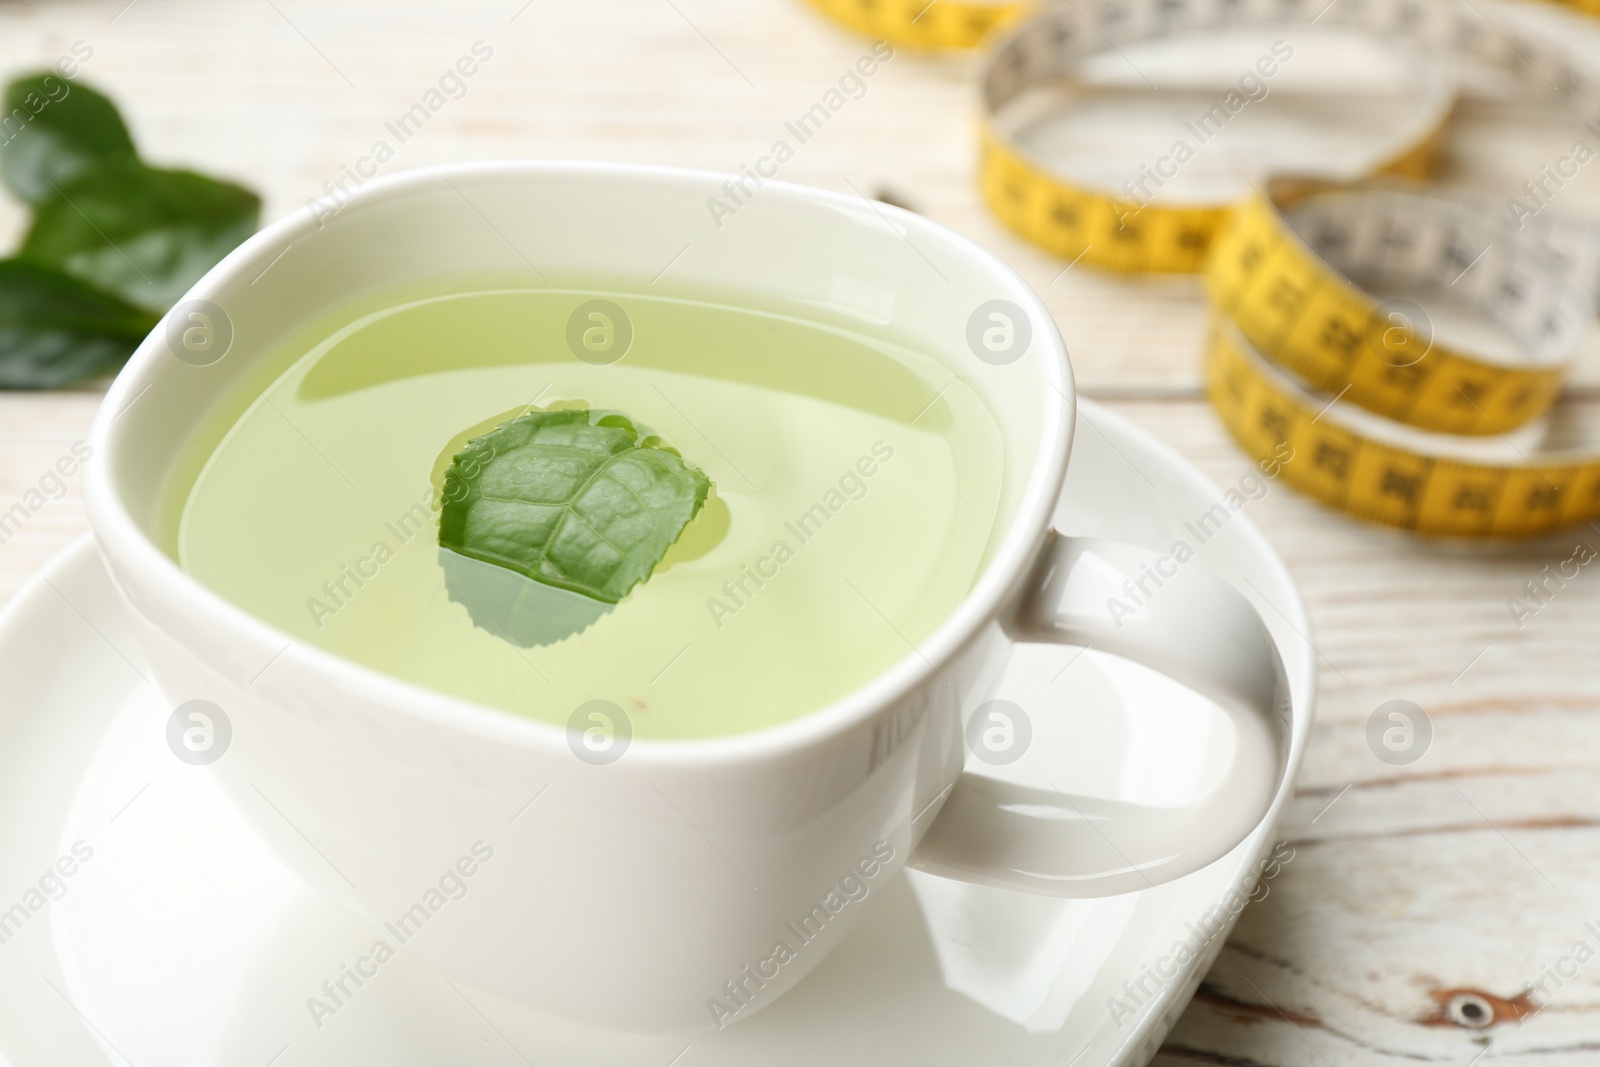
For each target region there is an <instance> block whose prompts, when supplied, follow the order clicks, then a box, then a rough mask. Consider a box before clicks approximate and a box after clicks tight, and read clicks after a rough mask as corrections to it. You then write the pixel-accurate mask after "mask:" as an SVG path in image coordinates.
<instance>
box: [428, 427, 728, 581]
mask: <svg viewBox="0 0 1600 1067" xmlns="http://www.w3.org/2000/svg"><path fill="white" fill-rule="evenodd" d="M710 488H711V480H710V479H709V478H707V477H706V476H705V475H704V474H703V473H701V472H700V471H699V470H698V469H696V468H695V467H693V466H691V465H689V464H688V463H686V462H684V460H683V457H682V456H680V455H678V453H677V452H675V451H673V450H672V449H671V448H668V447H667V446H666V445H665V444H663V443H662V441H661V439H660V438H658V437H655V436H653V435H646V434H643V433H641V432H640V431H639V429H638V428H637V427H635V425H634V423H633V421H632V420H631V419H629V418H628V417H627V416H626V415H623V414H621V413H619V412H614V411H589V410H584V409H576V410H562V411H535V412H531V413H529V414H526V415H523V416H521V417H519V418H515V419H512V420H511V421H510V422H506V423H503V424H501V425H500V426H497V427H496V428H495V429H493V430H491V431H490V432H489V433H486V434H484V435H483V436H482V437H478V438H474V439H473V440H472V441H470V442H468V444H467V447H466V448H464V449H462V450H461V452H459V453H457V455H456V457H455V460H454V461H453V462H452V463H451V465H450V468H449V469H448V470H447V471H446V472H445V476H444V494H443V497H444V506H443V508H442V509H441V511H440V515H439V544H440V546H441V547H443V548H447V549H450V550H451V551H454V552H457V553H459V554H461V555H463V556H467V557H469V558H471V559H476V560H481V561H483V562H484V563H492V564H494V565H496V566H499V567H504V568H506V569H507V570H511V571H515V572H516V573H518V574H522V575H525V576H526V577H528V578H531V579H533V580H534V581H536V582H541V583H544V584H545V585H550V586H554V587H556V588H558V589H565V590H569V591H571V592H574V593H581V594H582V595H584V596H586V597H590V598H592V599H594V600H596V601H601V602H604V603H606V604H615V603H616V602H617V601H619V600H621V599H622V598H623V597H624V596H626V595H627V594H628V591H629V590H631V589H632V588H633V587H634V586H635V585H638V584H639V583H640V582H642V581H644V580H645V579H646V578H648V577H650V573H651V571H653V570H654V569H655V566H656V564H657V563H659V562H661V557H662V556H664V555H665V554H666V552H667V549H668V548H670V547H672V543H673V542H674V541H676V540H677V539H678V535H679V534H681V533H682V532H683V528H684V527H685V526H687V525H688V524H689V520H690V519H693V518H694V516H695V514H696V513H697V512H699V510H700V508H701V506H702V505H704V504H705V501H706V494H707V492H708V491H709V490H710Z"/></svg>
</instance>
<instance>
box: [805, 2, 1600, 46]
mask: <svg viewBox="0 0 1600 1067" xmlns="http://www.w3.org/2000/svg"><path fill="white" fill-rule="evenodd" d="M811 2H812V3H813V4H815V5H816V6H817V7H819V8H821V9H822V10H823V11H824V12H826V13H827V14H828V15H830V16H832V18H833V19H834V21H835V22H838V23H840V24H842V25H844V26H848V27H849V28H850V29H852V30H855V31H857V32H858V33H864V34H866V35H867V36H868V37H876V38H879V39H881V40H885V41H888V42H889V43H890V44H895V45H908V46H910V47H912V48H976V47H977V46H978V45H979V44H981V43H982V42H983V39H984V38H985V37H987V36H989V33H990V31H991V30H993V29H995V28H996V27H998V26H1003V25H1005V24H1006V23H1008V22H1010V21H1012V20H1013V19H1015V18H1017V17H1018V16H1019V15H1021V14H1022V13H1023V12H1024V11H1026V10H1027V9H1028V8H1030V7H1032V6H1033V5H1032V4H1026V3H1014V2H1009V3H1008V2H995V3H983V2H981V0H811ZM1596 2H1600V0H1596Z"/></svg>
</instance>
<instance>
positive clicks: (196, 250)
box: [21, 159, 261, 311]
mask: <svg viewBox="0 0 1600 1067" xmlns="http://www.w3.org/2000/svg"><path fill="white" fill-rule="evenodd" d="M260 214H261V200H260V198H259V197H257V196H256V195H255V194H254V193H252V192H250V190H248V189H245V188H242V187H240V186H237V185H233V184H232V183H230V182H223V181H217V180H216V179H214V178H207V177H206V176H205V175H203V174H195V173H194V172H192V171H186V170H156V169H155V168H153V167H147V166H145V165H144V164H142V163H140V162H139V161H138V160H135V159H119V160H112V161H108V162H105V163H103V164H102V165H100V166H97V167H95V168H94V169H92V170H90V171H88V172H86V173H84V174H83V175H81V176H80V177H79V178H78V179H77V180H76V181H73V182H71V183H68V184H66V185H62V186H61V187H60V188H59V189H56V190H52V192H51V194H50V195H49V196H47V197H46V198H45V199H44V200H43V201H42V202H40V203H39V204H37V205H36V206H35V210H34V219H33V227H32V228H31V229H30V230H29V231H28V236H27V237H26V239H24V241H23V243H22V251H21V255H22V258H24V259H30V260H33V261H35V262H38V263H46V264H49V265H51V266H54V267H58V268H60V269H61V270H64V271H66V272H67V273H68V274H71V275H74V276H75V277H78V278H81V279H82V280H84V281H86V282H88V283H89V284H90V285H93V286H96V287H97V288H100V289H104V290H106V291H107V292H110V293H115V294H117V295H118V296H120V297H122V298H123V299H125V300H127V301H129V302H130V303H133V304H137V305H138V306H140V307H143V308H148V309H150V310H152V311H165V310H167V309H168V308H169V307H171V306H172V305H173V304H174V303H175V302H176V301H177V299H178V298H179V297H181V296H182V295H183V294H184V293H185V292H186V291H188V289H189V287H190V286H192V285H193V284H194V283H195V282H197V281H199V280H200V277H201V276H202V275H203V274H205V272H206V271H208V270H210V269H211V268H212V267H213V266H215V265H216V264H217V262H218V261H219V260H221V259H222V257H223V256H226V255H227V254H228V253H229V252H231V251H233V249H234V248H236V247H237V246H238V245H239V243H240V242H241V241H243V240H244V239H245V238H247V237H249V236H250V235H251V234H252V233H254V232H255V229H256V222H257V220H258V218H259V217H260Z"/></svg>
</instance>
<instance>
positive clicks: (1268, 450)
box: [1206, 317, 1600, 539]
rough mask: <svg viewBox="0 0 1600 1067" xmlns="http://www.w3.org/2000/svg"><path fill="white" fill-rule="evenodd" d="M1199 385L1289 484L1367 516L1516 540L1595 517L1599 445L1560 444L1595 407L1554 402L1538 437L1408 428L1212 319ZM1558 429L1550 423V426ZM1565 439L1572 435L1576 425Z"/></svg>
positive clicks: (1442, 533) (1450, 533) (1589, 419)
mask: <svg viewBox="0 0 1600 1067" xmlns="http://www.w3.org/2000/svg"><path fill="white" fill-rule="evenodd" d="M1213 325H1214V332H1213V335H1212V338H1211V343H1210V351H1209V353H1208V355H1207V359H1206V391H1207V393H1208V395H1209V396H1210V398H1211V402H1212V404H1213V405H1215V407H1216V409H1217V413H1218V414H1219V415H1220V416H1221V417H1222V421H1223V424H1224V425H1226V426H1227V428H1228V430H1229V432H1230V433H1232V434H1233V436H1234V439H1235V440H1237V441H1238V442H1239V444H1240V445H1241V446H1242V447H1243V448H1244V449H1245V451H1247V452H1249V453H1250V454H1251V455H1252V456H1254V457H1256V458H1257V459H1258V460H1260V461H1261V462H1263V463H1264V464H1271V469H1273V470H1275V471H1276V472H1277V476H1278V477H1280V478H1282V479H1283V480H1284V481H1285V482H1287V483H1288V484H1289V485H1292V486H1294V487H1295V488H1296V489H1299V490H1300V491H1302V492H1304V493H1307V494H1309V495H1310V496H1312V497H1315V498H1316V499H1317V500H1319V501H1321V502H1322V503H1324V504H1327V505H1329V506H1330V507H1334V508H1338V509H1339V510H1341V511H1345V512H1348V513H1350V514H1352V515H1354V516H1356V517H1357V518H1361V519H1365V520H1367V521H1369V522H1376V523H1382V524H1384V525H1388V526H1395V527H1399V528H1401V529H1404V530H1410V531H1412V532H1415V533H1419V534H1424V535H1428V536H1432V537H1451V538H1501V539H1510V538H1525V537H1532V536H1535V535H1538V534H1545V533H1550V532H1552V531H1555V530H1558V529H1560V528H1561V527H1563V526H1568V525H1571V524H1573V523H1578V522H1586V521H1594V520H1595V519H1596V518H1597V517H1600V444H1596V443H1593V442H1592V441H1589V442H1583V441H1581V440H1580V442H1578V443H1575V444H1572V445H1568V446H1563V445H1562V444H1561V443H1560V438H1561V436H1562V434H1561V432H1560V431H1561V430H1570V429H1575V427H1574V426H1573V424H1579V425H1582V424H1587V425H1589V426H1591V427H1592V426H1593V424H1594V421H1595V418H1596V416H1600V404H1583V403H1582V402H1579V401H1576V400H1573V401H1566V400H1564V401H1562V402H1561V403H1560V404H1558V405H1556V408H1555V417H1554V418H1553V419H1552V421H1551V424H1550V426H1549V427H1547V428H1546V430H1545V433H1544V434H1542V435H1541V437H1542V440H1541V437H1533V436H1529V437H1527V438H1525V439H1524V440H1523V441H1522V442H1521V443H1518V441H1517V440H1515V439H1509V440H1500V439H1498V438H1497V439H1495V441H1496V444H1497V446H1498V447H1494V448H1482V449H1475V448H1472V447H1470V446H1469V445H1468V442H1472V443H1475V444H1478V445H1483V444H1486V443H1488V441H1489V439H1485V438H1461V437H1447V436H1443V435H1432V434H1425V433H1422V432H1420V431H1409V432H1408V429H1409V428H1408V427H1405V426H1404V425H1402V424H1399V423H1393V422H1387V421H1385V420H1382V419H1380V418H1379V417H1377V416H1372V415H1370V414H1368V413H1367V412H1365V411H1363V410H1362V409H1360V408H1356V407H1353V406H1351V407H1341V406H1340V405H1338V404H1333V405H1332V406H1331V407H1330V400H1331V398H1328V397H1318V396H1313V395H1312V394H1311V393H1310V392H1308V391H1307V390H1306V389H1305V388H1304V387H1303V386H1301V385H1300V384H1299V383H1297V382H1295V381H1294V380H1292V379H1291V378H1289V377H1288V376H1287V375H1285V374H1283V372H1282V371H1280V370H1279V369H1278V368H1276V367H1275V366H1274V365H1273V364H1272V363H1271V362H1270V361H1268V360H1267V359H1266V358H1265V357H1263V356H1262V355H1261V354H1260V353H1259V352H1257V351H1256V350H1255V349H1254V347H1253V346H1252V345H1251V344H1250V342H1249V341H1247V340H1245V338H1244V336H1243V335H1242V334H1241V333H1240V332H1239V331H1238V329H1237V328H1236V327H1235V326H1234V324H1233V322H1232V321H1231V320H1229V319H1227V318H1225V317H1219V318H1218V319H1216V320H1215V322H1214V324H1213ZM1558 427H1559V429H1558ZM1574 436H1577V437H1580V438H1581V436H1582V435H1581V433H1575V434H1574Z"/></svg>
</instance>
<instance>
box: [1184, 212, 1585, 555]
mask: <svg viewBox="0 0 1600 1067" xmlns="http://www.w3.org/2000/svg"><path fill="white" fill-rule="evenodd" d="M1287 184H1290V185H1291V186H1292V185H1293V184H1294V183H1287ZM1582 253H1583V247H1582V246H1581V245H1573V244H1568V245H1567V246H1566V247H1562V246H1560V245H1556V244H1552V243H1551V242H1550V241H1549V240H1548V239H1547V237H1546V236H1545V235H1541V234H1539V233H1537V232H1534V231H1529V232H1520V233H1519V232H1518V231H1516V230H1513V229H1511V228H1510V227H1509V226H1507V225H1505V224H1503V223H1502V222H1500V221H1499V220H1498V219H1494V218H1491V217H1490V216H1488V215H1486V214H1484V213H1482V212H1481V211H1479V210H1478V209H1476V208H1474V207H1471V206H1468V205H1464V204H1458V203H1453V202H1450V201H1446V200H1441V199H1439V198H1437V197H1434V196H1429V195H1425V194H1423V193H1421V192H1417V191H1405V190H1398V189H1384V190H1365V191H1356V192H1352V191H1338V192H1322V193H1314V194H1312V195H1310V196H1305V197H1303V198H1297V197H1294V196H1288V197H1285V198H1283V199H1282V200H1270V201H1269V200H1267V199H1265V198H1258V199H1257V200H1254V201H1252V202H1251V203H1249V204H1248V205H1246V206H1244V207H1242V208H1241V209H1240V210H1239V212H1238V213H1237V214H1236V215H1235V217H1234V219H1233V221H1232V222H1231V224H1230V226H1229V228H1228V230H1227V231H1226V232H1224V234H1223V235H1222V236H1221V238H1220V239H1219V241H1218V245H1217V249H1216V255H1215V256H1214V258H1213V259H1212V260H1211V263H1210V265H1209V267H1208V269H1207V272H1206V282H1207V286H1208V288H1209V290H1210V291H1211V294H1212V296H1213V299H1214V301H1215V303H1216V308H1215V311H1216V314H1215V319H1214V323H1213V333H1212V337H1211V342H1210V346H1209V353H1208V355H1207V363H1206V390H1207V393H1208V395H1209V396H1210V398H1211V401H1212V403H1213V404H1214V405H1215V406H1216V409H1217V411H1218V413H1219V414H1220V415H1221V417H1222V421H1223V423H1224V424H1225V425H1226V426H1227V427H1228V429H1229V431H1230V432H1231V433H1232V434H1233V436H1234V438H1235V439H1236V440H1237V441H1238V442H1239V444H1240V445H1241V446H1243V447H1244V449H1245V450H1246V451H1247V452H1249V453H1250V454H1251V455H1252V456H1255V457H1257V458H1265V457H1268V456H1273V457H1275V458H1276V459H1278V460H1279V461H1280V466H1279V471H1280V474H1279V476H1280V477H1281V478H1283V479H1284V481H1286V482H1287V483H1289V484H1290V485H1293V486H1295V487H1296V488H1297V489H1300V490H1302V491H1303V492H1306V493H1308V494H1310V495H1311V496H1313V497H1315V498H1316V499H1318V500H1320V501H1322V502H1323V503H1325V504H1328V505H1330V506H1333V507H1336V508H1339V509H1341V510H1343V511H1346V512H1349V513H1351V514H1353V515H1356V516H1358V517H1360V518H1363V519H1367V520H1369V521H1372V522H1379V523H1384V524H1386V525H1390V526H1398V527H1401V528H1404V529H1408V530H1413V531H1415V532H1417V533H1421V534H1427V535H1430V536H1442V537H1473V538H1484V537H1492V538H1513V537H1527V536H1532V535H1536V534H1542V533H1547V532H1550V531H1553V530H1556V529H1559V528H1560V527H1562V526H1566V525H1569V524H1572V523H1575V522H1582V521H1588V520H1593V519H1595V518H1597V517H1600V440H1597V435H1595V434H1594V433H1593V432H1589V433H1587V434H1586V433H1584V432H1583V431H1584V430H1585V429H1586V428H1588V429H1590V430H1591V431H1592V429H1593V427H1594V420H1595V416H1597V415H1600V404H1590V405H1587V406H1585V405H1584V404H1582V403H1581V402H1579V401H1577V400H1566V401H1557V398H1556V391H1557V389H1559V386H1560V381H1561V376H1562V374H1564V372H1565V371H1566V369H1567V368H1568V367H1569V366H1570V361H1571V358H1572V356H1573V354H1574V353H1575V351H1576V347H1577V342H1578V340H1579V339H1581V338H1582V337H1583V336H1584V334H1585V333H1586V331H1587V328H1588V326H1589V325H1590V323H1591V320H1592V318H1593V315H1594V304H1593V299H1594V298H1593V294H1594V280H1595V276H1596V271H1595V264H1594V262H1593V257H1592V256H1591V257H1589V258H1587V259H1586V258H1585V257H1584V256H1583V254H1582ZM1336 263H1337V264H1338V266H1337V267H1336V266H1335V264H1336ZM1351 279H1360V280H1361V281H1363V282H1371V283H1374V284H1381V285H1383V286H1384V287H1387V288H1392V289H1396V290H1399V291H1405V292H1414V293H1417V294H1418V295H1419V296H1420V297H1421V298H1422V299H1427V300H1428V302H1429V304H1430V306H1432V307H1434V308H1435V309H1436V311H1440V310H1444V309H1446V308H1450V309H1453V310H1455V311H1456V313H1457V316H1458V318H1457V324H1456V328H1457V329H1458V330H1459V329H1461V323H1464V322H1467V321H1468V320H1469V315H1467V314H1464V312H1466V311H1467V309H1471V310H1473V311H1475V312H1477V315H1476V316H1470V318H1476V319H1477V320H1478V321H1479V322H1480V323H1481V321H1482V319H1484V318H1487V319H1489V320H1492V322H1493V323H1494V324H1495V325H1496V326H1497V327H1498V331H1497V333H1498V335H1499V336H1498V338H1497V337H1496V336H1495V334H1492V333H1491V334H1488V336H1480V337H1479V338H1478V346H1479V348H1480V350H1481V351H1483V352H1490V353H1493V355H1492V356H1488V355H1468V354H1466V352H1465V351H1463V350H1457V349H1454V348H1450V347H1447V346H1445V345H1444V344H1442V343H1441V342H1442V338H1441V336H1440V334H1441V333H1442V332H1443V330H1442V329H1441V327H1442V326H1443V324H1442V323H1439V322H1434V321H1431V320H1430V319H1429V316H1428V313H1427V312H1426V311H1423V310H1422V307H1421V305H1418V304H1414V303H1411V302H1410V301H1404V302H1399V301H1396V302H1393V303H1391V304H1390V305H1389V306H1388V307H1385V305H1384V304H1381V303H1379V302H1377V301H1375V300H1373V298H1372V297H1370V296H1368V295H1367V294H1366V292H1365V291H1364V290H1363V289H1360V288H1358V287H1357V286H1356V285H1355V284H1353V282H1352V280H1351ZM1444 294H1448V298H1446V297H1445V296H1444ZM1402 303H1403V305H1404V306H1403V307H1402V308H1397V307H1396V305H1398V304H1402ZM1313 383H1315V386H1316V387H1317V388H1318V389H1320V390H1321V392H1313V391H1312V385H1313ZM1380 410H1382V411H1384V412H1385V414H1386V415H1388V416H1390V417H1385V416H1384V415H1380V414H1376V413H1375V412H1377V411H1380ZM1501 420H1503V424H1502V422H1501ZM1423 426H1433V427H1436V428H1445V429H1449V430H1452V431H1454V433H1455V434H1461V435H1462V436H1452V435H1449V434H1444V433H1437V432H1429V431H1428V430H1424V429H1420V428H1419V427H1423ZM1284 445H1287V446H1288V448H1287V449H1285V448H1284V447H1283V446H1284ZM1285 455H1287V456H1288V457H1289V458H1288V459H1284V456H1285Z"/></svg>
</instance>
